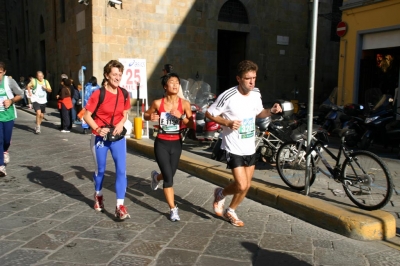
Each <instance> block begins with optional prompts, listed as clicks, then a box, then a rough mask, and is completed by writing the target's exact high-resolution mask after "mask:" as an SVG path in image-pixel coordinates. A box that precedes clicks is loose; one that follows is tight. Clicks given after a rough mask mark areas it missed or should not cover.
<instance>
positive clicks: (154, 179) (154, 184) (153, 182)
mask: <svg viewBox="0 0 400 266" xmlns="http://www.w3.org/2000/svg"><path fill="white" fill-rule="evenodd" d="M157 176H158V173H157V171H156V170H153V171H151V183H150V186H151V189H152V190H157V188H158V183H160V181H158V180H157Z"/></svg>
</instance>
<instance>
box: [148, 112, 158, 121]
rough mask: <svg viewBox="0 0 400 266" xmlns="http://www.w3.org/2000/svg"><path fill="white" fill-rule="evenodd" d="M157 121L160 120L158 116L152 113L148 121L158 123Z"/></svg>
mask: <svg viewBox="0 0 400 266" xmlns="http://www.w3.org/2000/svg"><path fill="white" fill-rule="evenodd" d="M159 119H160V116H159V115H158V114H157V113H152V114H151V115H150V120H151V121H153V122H155V121H158V120H159Z"/></svg>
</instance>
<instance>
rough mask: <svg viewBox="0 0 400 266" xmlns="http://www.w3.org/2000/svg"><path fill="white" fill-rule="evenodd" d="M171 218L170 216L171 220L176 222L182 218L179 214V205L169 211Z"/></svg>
mask: <svg viewBox="0 0 400 266" xmlns="http://www.w3.org/2000/svg"><path fill="white" fill-rule="evenodd" d="M169 218H170V220H171V222H176V221H180V220H181V218H179V214H178V207H175V208H173V209H171V212H170V213H169Z"/></svg>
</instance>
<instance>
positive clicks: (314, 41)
mask: <svg viewBox="0 0 400 266" xmlns="http://www.w3.org/2000/svg"><path fill="white" fill-rule="evenodd" d="M318 2H319V1H316V0H314V1H313V13H312V27H311V49H310V53H311V54H310V70H309V71H310V74H309V91H308V119H307V154H309V151H310V147H311V136H312V131H313V129H312V126H313V115H314V111H313V110H314V81H315V58H316V46H317V24H318ZM306 165H307V167H306V176H305V190H304V194H305V195H308V194H309V193H310V176H311V171H312V170H311V157H310V155H308V156H307V160H306Z"/></svg>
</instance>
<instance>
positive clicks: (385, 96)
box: [372, 94, 390, 113]
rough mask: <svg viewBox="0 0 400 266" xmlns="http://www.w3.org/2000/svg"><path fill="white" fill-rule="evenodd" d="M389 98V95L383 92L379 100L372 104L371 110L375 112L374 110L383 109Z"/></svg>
mask: <svg viewBox="0 0 400 266" xmlns="http://www.w3.org/2000/svg"><path fill="white" fill-rule="evenodd" d="M389 98H390V95H388V94H383V95H382V97H381V98H380V99H379V101H378V102H377V103H376V105H375V106H374V108H373V109H372V112H374V113H376V112H379V111H381V110H383V109H385V108H386V107H387V106H388V105H389Z"/></svg>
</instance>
